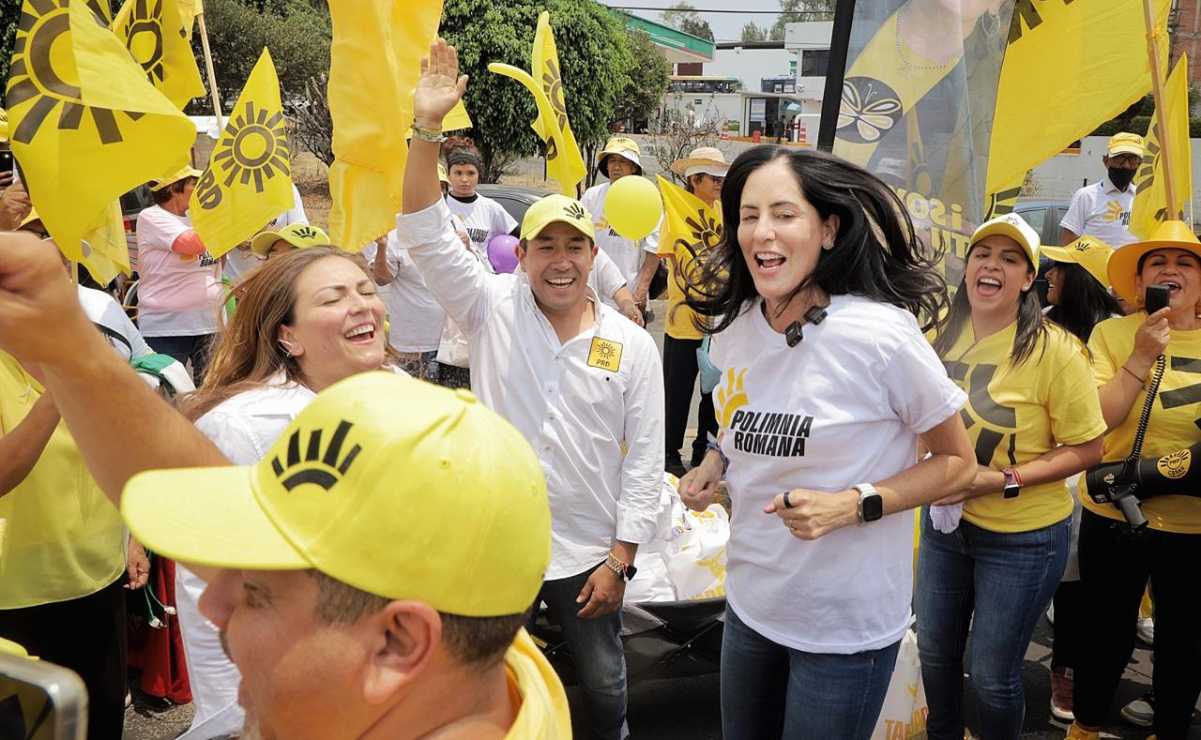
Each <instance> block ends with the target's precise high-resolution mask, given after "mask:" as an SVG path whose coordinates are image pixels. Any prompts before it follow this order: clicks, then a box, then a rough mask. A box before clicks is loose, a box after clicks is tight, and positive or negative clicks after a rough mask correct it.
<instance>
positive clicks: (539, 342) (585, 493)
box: [397, 201, 664, 580]
mask: <svg viewBox="0 0 1201 740" xmlns="http://www.w3.org/2000/svg"><path fill="white" fill-rule="evenodd" d="M397 223H398V228H399V230H400V231H401V232H402V233H404V234H406V235H407V238H405V239H401V240H400V241H401V243H403V244H408V245H409V249H410V256H411V257H412V258H413V262H414V264H416V265H417V269H418V270H420V271H421V273H422V276H423V277H424V278H425V283H426V285H427V286H428V287H429V289H430V291H431V292H432V293H433V294H434V296H435V297H436V298H437V299H438V301H439V302H440V303H441V304H442V306H443V307H444V308H445V309H446V312H447V313H448V314H449V315H450V317H451V318H452V319H454V321H455V322H456V323H458V325H459V327H460V328H461V329H462V330H463V332H464V333H465V334H466V335H467V337H468V341H469V343H470V346H471V389H472V390H473V391H474V392H475V394H476V395H477V396H478V397H479V398H480V400H481V401H482V402H483V403H485V404H486V405H487V406H488V407H489V408H491V409H493V410H495V411H496V412H497V413H499V414H501V415H502V416H504V417H505V418H506V419H508V420H509V422H510V423H511V424H513V425H514V426H515V427H517V429H518V430H519V431H520V432H521V433H522V435H524V436H525V438H526V440H527V441H529V443H530V444H531V445H533V447H534V450H535V451H536V453H537V454H538V458H539V460H540V461H541V463H542V472H543V474H544V475H545V476H546V484H547V490H548V493H549V498H550V510H551V562H550V567H549V569H548V570H547V574H546V578H547V580H555V579H559V578H567V577H569V576H574V575H578V574H580V573H583V572H585V571H588V570H591V569H593V568H596V567H597V566H598V565H600V564H601V563H602V562H603V561H604V559H605V555H606V554H607V553H608V552H609V550H610V548H611V547H612V546H613V542H614V540H622V541H625V542H633V543H637V544H642V543H646V542H650V541H651V540H652V539H653V538H654V536H655V532H656V527H657V524H656V521H657V517H658V514H659V509H660V498H659V487H660V485H661V478H662V474H663V447H664V439H663V370H662V365H661V364H660V362H659V355H658V352H657V351H656V348H655V343H654V341H653V340H652V339H651V337H650V335H649V334H647V333H646V332H645V331H644V330H643V329H641V328H639V327H638V326H636V325H635V324H633V323H632V322H630V321H629V320H628V319H626V318H625V317H624V316H622V315H621V314H620V313H618V312H617V311H615V310H613V309H612V308H609V307H608V306H605V305H604V304H603V303H601V302H599V301H596V302H595V307H596V323H595V324H594V325H593V327H592V328H590V329H588V330H587V331H584V332H583V333H581V334H580V335H579V336H576V337H574V338H572V339H570V340H568V341H567V342H565V343H564V342H560V341H559V338H558V335H557V334H556V333H555V330H554V328H553V327H552V326H551V324H550V321H548V320H547V318H546V316H545V315H544V314H543V313H542V311H541V310H540V309H539V308H538V306H537V304H536V303H535V302H534V294H533V292H532V290H531V288H530V284H529V280H528V279H527V278H526V277H525V275H524V274H514V275H491V274H489V273H488V272H487V271H486V270H484V269H483V267H481V266H480V265H479V263H478V262H477V261H476V260H474V259H473V258H472V257H471V255H469V254H468V253H467V252H466V250H464V249H463V246H462V244H461V243H460V242H459V240H458V237H457V236H456V235H455V233H454V231H452V230H451V229H450V228H448V227H447V209H446V204H445V203H443V202H441V201H439V202H437V203H435V204H434V205H432V206H430V207H429V208H427V209H425V210H423V211H420V212H418V213H412V214H408V215H402V216H401V217H400V218H399V219H398V222H397ZM627 451H628V452H627Z"/></svg>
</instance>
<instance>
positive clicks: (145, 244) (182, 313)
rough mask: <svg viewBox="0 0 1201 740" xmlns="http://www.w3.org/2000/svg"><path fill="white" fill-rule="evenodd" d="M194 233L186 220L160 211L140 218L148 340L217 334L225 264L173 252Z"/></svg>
mask: <svg viewBox="0 0 1201 740" xmlns="http://www.w3.org/2000/svg"><path fill="white" fill-rule="evenodd" d="M191 229H192V221H191V220H190V219H189V218H188V217H187V216H176V215H175V214H174V213H171V212H170V211H167V210H164V209H163V208H161V207H160V206H150V207H149V208H147V209H145V210H143V211H142V212H141V213H140V214H138V225H137V237H138V271H139V275H140V276H141V280H140V282H139V283H138V327H139V328H140V329H141V331H142V336H145V337H188V336H198V335H202V334H215V333H216V332H217V311H218V308H219V307H220V305H221V293H222V286H221V263H220V262H219V261H218V260H214V259H213V258H212V257H211V256H209V254H208V253H207V252H205V253H204V254H201V255H198V256H187V255H182V254H177V253H175V252H172V251H171V245H172V244H174V243H175V240H176V239H177V238H179V236H180V235H181V234H183V233H184V232H186V231H190V230H191Z"/></svg>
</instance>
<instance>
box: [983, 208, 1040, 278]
mask: <svg viewBox="0 0 1201 740" xmlns="http://www.w3.org/2000/svg"><path fill="white" fill-rule="evenodd" d="M997 235H1000V236H1007V237H1009V238H1010V239H1013V240H1014V241H1015V242H1017V243H1018V245H1019V246H1021V248H1022V251H1024V252H1025V253H1026V257H1027V259H1029V260H1030V264H1032V265H1034V268H1035V269H1038V252H1039V250H1040V249H1041V244H1040V241H1041V240H1040V239H1039V238H1038V232H1036V231H1035V230H1034V228H1033V227H1031V226H1030V224H1028V223H1026V221H1025V219H1023V218H1022V217H1021V216H1019V215H1017V214H1016V213H1006V214H1005V215H1004V216H997V217H996V218H992V219H989V220H988V221H985V222H984V223H982V224H980V226H978V227H977V228H976V231H975V232H973V233H972V238H971V241H970V242H969V246H968V251H969V252H970V251H971V248H972V247H973V246H975V245H976V243H977V242H979V241H980V240H981V239H984V238H985V237H989V236H997Z"/></svg>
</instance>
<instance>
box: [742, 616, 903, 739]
mask: <svg viewBox="0 0 1201 740" xmlns="http://www.w3.org/2000/svg"><path fill="white" fill-rule="evenodd" d="M900 645H901V643H900V641H897V642H896V643H894V644H892V645H890V646H888V647H885V648H881V649H879V650H869V651H866V652H862V653H854V654H851V655H831V654H824V653H806V652H802V651H800V650H793V649H792V648H788V647H784V646H783V645H780V644H779V643H776V642H773V641H771V640H769V639H767V638H766V637H764V636H763V635H760V634H759V633H758V632H756V631H755V630H753V629H751V628H750V627H748V626H747V625H746V624H744V623H743V621H742V620H741V619H739V618H738V615H737V614H735V613H734V610H733V609H731V608H730V607H728V606H727V607H726V627H725V632H724V634H723V637H722V642H721V727H722V737H724V738H725V740H774V738H785V739H786V740H810V738H812V739H813V740H825V739H826V738H839V740H844V739H845V740H860V739H862V740H867V739H868V738H870V737H871V734H872V730H873V729H875V726H876V721H877V720H878V719H879V717H880V710H881V709H882V708H883V706H884V697H885V695H886V694H887V693H888V684H889V682H890V681H891V680H892V671H893V668H894V667H895V666H896V662H897V650H898V649H899V647H900Z"/></svg>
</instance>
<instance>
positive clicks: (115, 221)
mask: <svg viewBox="0 0 1201 740" xmlns="http://www.w3.org/2000/svg"><path fill="white" fill-rule="evenodd" d="M82 246H83V259H82V260H80V264H82V265H83V266H84V267H86V268H87V271H88V272H90V273H91V274H92V277H94V278H95V279H96V282H98V283H100V284H101V285H107V284H108V283H109V281H111V280H112V279H113V278H115V277H116V276H117V274H118V273H125V274H126V275H128V274H130V266H129V243H128V242H126V241H125V223H124V221H123V220H122V217H121V201H119V200H115V201H113V202H112V203H111V204H110V205H109V207H108V209H107V211H106V212H105V214H104V218H103V220H102V221H101V223H100V226H98V227H96V228H95V229H92V230H91V231H90V232H88V233H87V234H86V235H85V236H84V239H83V245H82Z"/></svg>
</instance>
